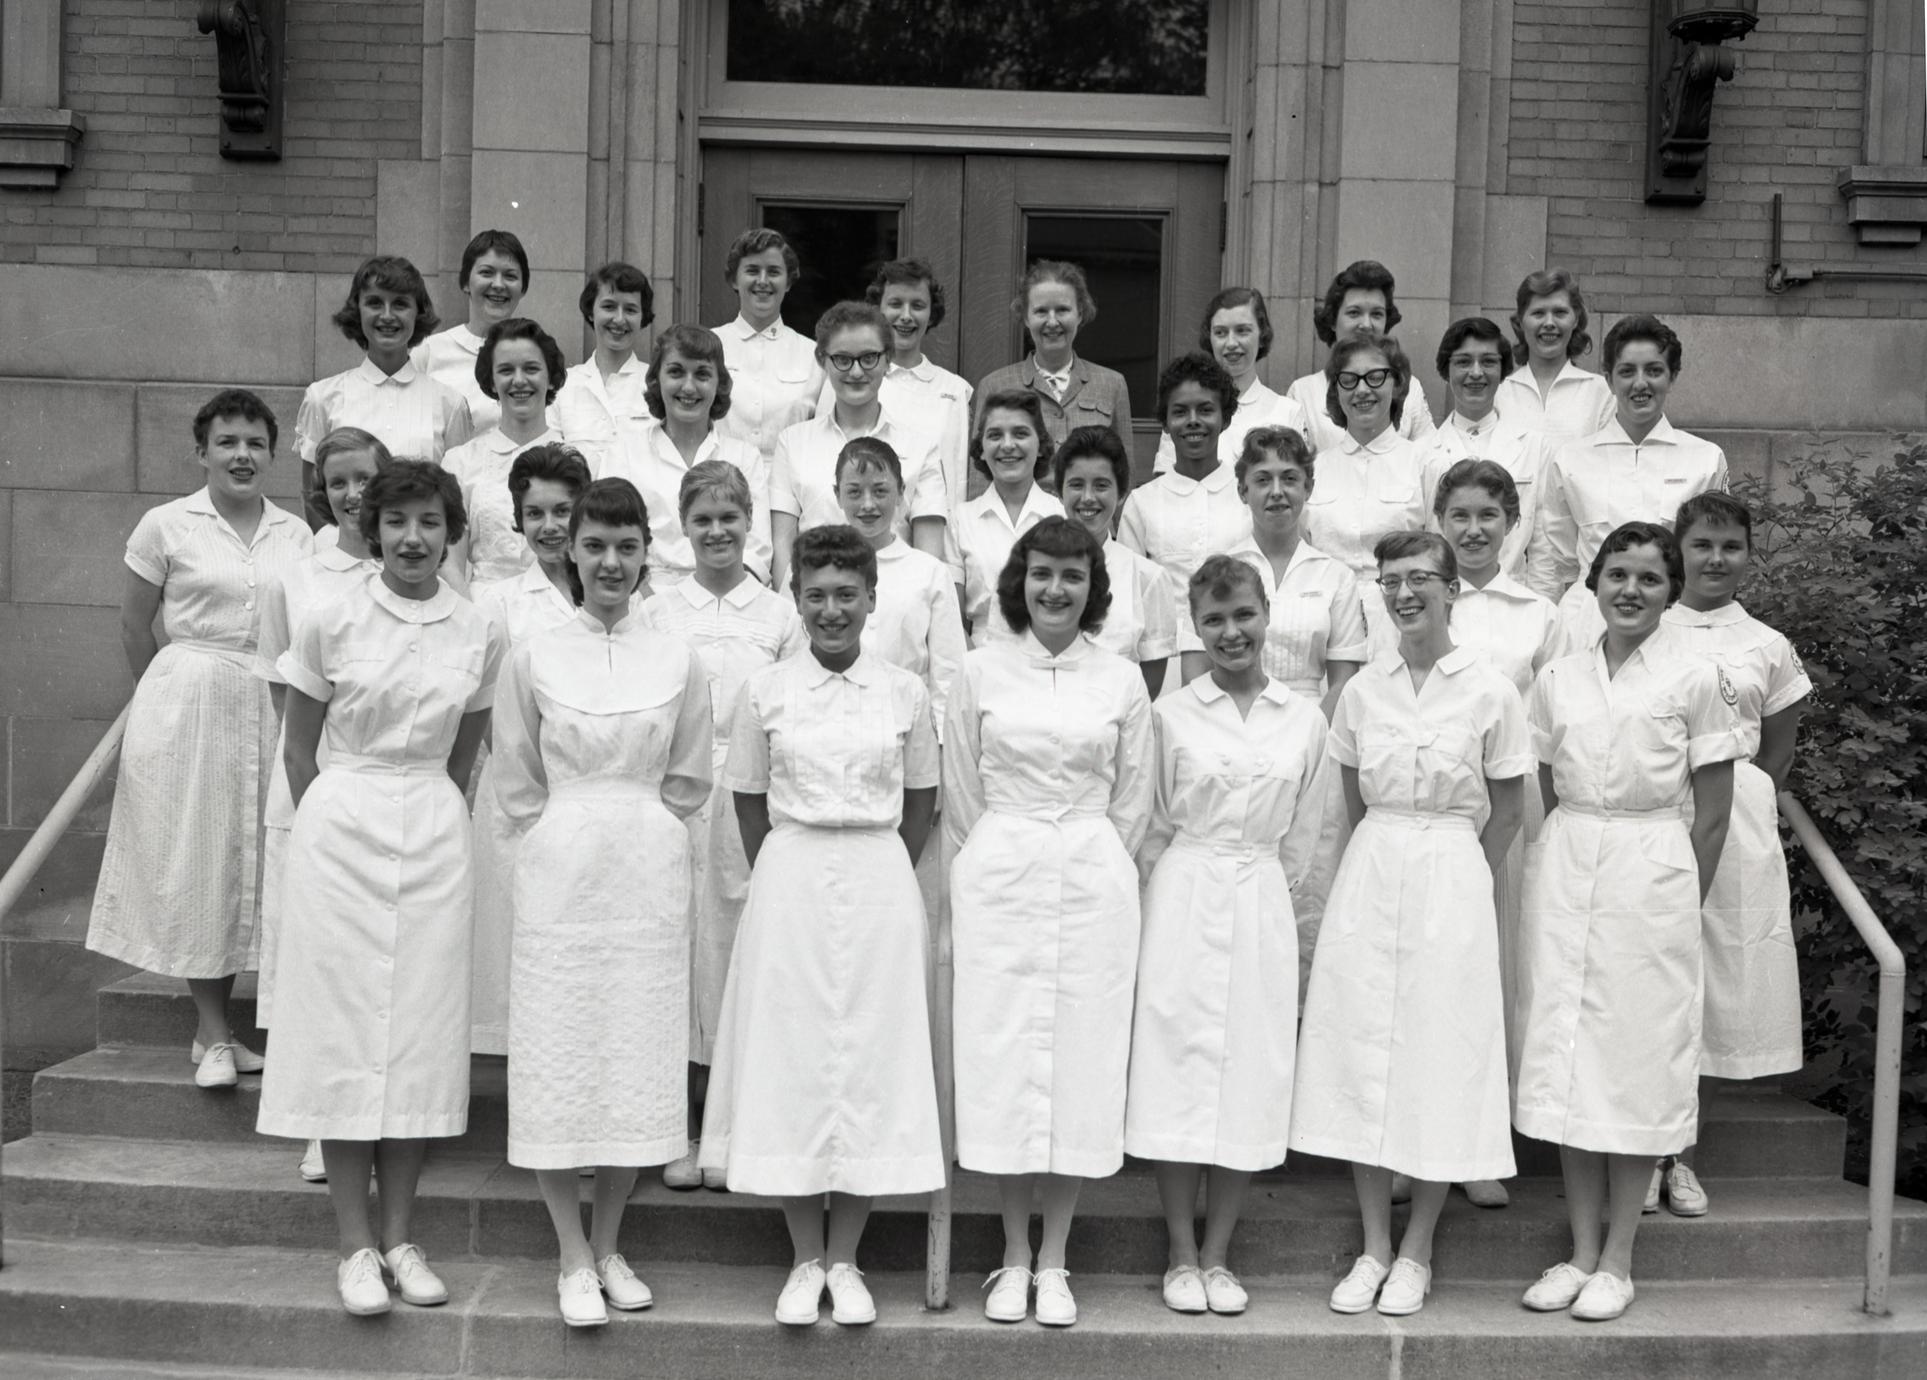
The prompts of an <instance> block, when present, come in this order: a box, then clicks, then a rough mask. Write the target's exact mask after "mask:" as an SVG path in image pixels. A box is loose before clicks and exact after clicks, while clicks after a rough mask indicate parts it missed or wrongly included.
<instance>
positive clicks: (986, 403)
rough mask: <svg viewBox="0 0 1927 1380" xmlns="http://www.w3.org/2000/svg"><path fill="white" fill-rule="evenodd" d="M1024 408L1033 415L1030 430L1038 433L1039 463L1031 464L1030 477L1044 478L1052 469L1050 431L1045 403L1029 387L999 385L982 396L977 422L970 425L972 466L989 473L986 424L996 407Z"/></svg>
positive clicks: (1029, 416) (1017, 409)
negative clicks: (985, 437)
mask: <svg viewBox="0 0 1927 1380" xmlns="http://www.w3.org/2000/svg"><path fill="white" fill-rule="evenodd" d="M1000 408H1001V409H1002V410H1003V411H1005V412H1021V413H1023V414H1024V415H1025V416H1026V417H1028V418H1030V426H1031V430H1032V431H1034V432H1036V433H1037V463H1035V464H1034V465H1032V466H1031V467H1030V477H1031V478H1032V479H1033V480H1041V479H1043V478H1044V476H1046V475H1047V474H1049V473H1050V472H1051V469H1050V462H1051V453H1050V431H1049V429H1048V428H1046V427H1045V425H1044V403H1043V399H1041V398H1039V397H1038V396H1037V394H1036V392H1035V391H1034V390H1032V389H1029V388H1000V389H998V390H997V391H996V392H995V393H992V394H990V395H989V396H988V397H986V398H985V399H984V400H983V405H982V406H981V407H979V408H978V409H977V424H976V425H975V426H973V427H971V428H970V468H972V469H973V470H975V471H977V473H978V474H981V475H984V476H986V477H988V476H989V474H990V462H989V461H988V460H986V459H984V425H985V424H986V423H987V422H989V420H990V414H991V412H992V411H993V410H996V409H1000Z"/></svg>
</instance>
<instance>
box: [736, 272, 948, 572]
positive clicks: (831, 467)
mask: <svg viewBox="0 0 1927 1380" xmlns="http://www.w3.org/2000/svg"><path fill="white" fill-rule="evenodd" d="M889 349H890V326H889V323H888V322H887V321H886V320H885V319H884V316H883V313H882V312H881V311H879V310H878V309H877V308H876V307H874V306H872V305H871V304H870V303H868V302H838V303H837V304H836V305H835V306H833V307H831V308H830V309H829V310H828V311H826V312H824V313H823V315H822V316H821V317H820V318H818V320H817V323H816V362H817V364H818V365H820V366H821V367H822V369H823V371H824V373H826V374H828V375H829V378H830V390H831V392H832V393H834V394H835V396H836V403H835V405H834V406H833V407H830V408H827V409H824V410H822V411H819V412H818V413H817V414H816V415H815V416H814V417H812V418H810V419H809V420H808V421H807V422H798V423H796V424H795V425H794V426H791V427H788V428H785V430H784V431H783V434H782V435H781V436H780V437H778V438H777V441H776V459H775V462H774V463H773V464H772V465H771V467H770V480H769V510H770V519H769V520H770V545H771V546H772V547H773V548H774V552H775V557H774V561H773V564H772V569H771V571H770V575H771V580H772V583H773V584H774V585H775V587H776V588H778V589H782V588H784V587H785V585H784V582H785V581H786V580H787V579H788V578H789V567H790V548H791V546H792V545H794V544H795V541H796V534H797V533H798V532H800V531H803V530H804V529H805V528H809V527H822V526H825V525H830V524H836V523H841V522H843V521H844V520H845V519H844V516H843V509H842V507H841V506H840V505H839V504H838V503H837V501H836V457H837V456H838V455H840V454H842V453H843V447H844V446H845V445H846V444H848V443H849V442H851V441H853V440H855V439H856V438H857V437H859V436H875V437H877V438H878V439H879V440H882V441H887V442H888V443H889V445H890V448H891V449H892V450H894V451H895V452H896V453H897V458H898V460H899V461H900V462H901V463H902V466H903V507H902V509H901V510H900V511H899V514H898V518H897V521H898V523H899V528H898V535H899V536H902V537H905V538H907V539H908V540H909V542H910V544H911V545H912V546H914V547H916V548H917V550H919V551H924V552H928V553H929V554H930V555H932V556H935V557H937V558H938V559H939V560H941V559H943V555H944V523H945V521H946V519H947V518H948V516H949V505H948V502H947V500H946V497H945V493H944V480H943V462H942V461H941V459H940V458H939V457H938V454H937V446H936V442H935V440H934V439H933V438H932V437H931V436H930V435H928V434H927V433H926V432H925V431H924V430H923V429H922V428H920V427H917V426H916V425H914V424H913V423H912V421H911V420H910V419H908V418H902V417H897V416H895V415H893V414H892V413H891V411H890V409H889V408H887V407H885V406H884V405H883V403H882V401H881V400H880V399H879V398H878V396H877V393H878V390H879V389H881V388H882V386H883V371H884V369H885V368H887V367H888V365H889V360H890V354H889Z"/></svg>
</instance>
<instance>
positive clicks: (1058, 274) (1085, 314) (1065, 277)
mask: <svg viewBox="0 0 1927 1380" xmlns="http://www.w3.org/2000/svg"><path fill="white" fill-rule="evenodd" d="M1044 283H1061V284H1062V285H1063V286H1065V287H1067V288H1069V289H1070V290H1071V295H1072V296H1073V297H1075V298H1076V299H1077V324H1078V326H1079V327H1080V328H1082V327H1084V326H1088V325H1090V324H1091V322H1093V321H1095V320H1097V299H1096V298H1095V297H1093V296H1091V285H1090V284H1089V283H1088V282H1086V281H1085V280H1084V270H1083V269H1081V268H1079V267H1078V266H1077V265H1076V264H1073V263H1066V262H1065V261H1064V260H1062V259H1033V260H1031V264H1030V267H1029V268H1027V269H1025V270H1024V279H1023V281H1022V282H1020V283H1019V284H1018V285H1017V297H1016V299H1015V300H1014V301H1013V302H1011V304H1010V309H1011V311H1013V312H1015V313H1016V314H1017V319H1018V320H1020V321H1021V320H1023V319H1024V317H1025V316H1027V315H1028V314H1029V313H1030V290H1031V289H1032V288H1034V287H1038V286H1040V285H1042V284H1044Z"/></svg>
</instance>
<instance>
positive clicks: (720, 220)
mask: <svg viewBox="0 0 1927 1380" xmlns="http://www.w3.org/2000/svg"><path fill="white" fill-rule="evenodd" d="M1224 185H1225V179H1224V166H1223V164H1222V163H1215V162H1204V161H1179V160H1170V161H1152V160H1138V159H1101V158H1053V157H1029V156H1007V155H1001V154H994V155H993V154H955V153H895V152H880V153H867V152H849V153H845V152H820V151H799V150H791V149H784V148H733V147H711V148H707V149H705V151H704V160H703V191H702V199H701V205H702V225H701V245H702V290H701V305H702V319H703V320H704V321H705V322H710V323H715V322H719V321H727V320H729V319H730V318H731V317H732V316H734V315H735V313H736V297H735V293H734V292H733V291H732V290H731V288H730V286H729V284H728V283H727V282H726V281H725V278H724V274H723V266H724V263H725V261H726V258H727V255H728V252H729V246H730V242H731V241H732V240H734V239H735V238H736V236H737V235H738V234H739V233H740V232H741V231H742V230H743V229H745V228H747V227H749V226H752V225H767V226H772V227H774V228H776V229H778V230H780V231H782V232H783V234H784V235H785V236H786V237H787V238H788V239H789V240H790V242H791V243H792V244H793V245H795V246H796V249H797V253H798V255H799V257H800V258H801V259H802V262H803V274H802V277H801V279H800V280H799V281H798V282H797V284H796V285H795V287H794V288H793V289H792V290H791V292H790V295H789V297H788V299H787V300H786V301H785V303H784V308H783V317H784V320H785V321H786V322H787V323H788V324H789V325H790V326H791V327H793V328H794V329H796V330H798V331H801V332H802V333H803V334H805V335H809V334H811V333H812V331H813V329H814V327H815V323H816V318H817V316H818V315H819V314H820V313H821V312H822V311H823V309H824V308H825V307H827V306H828V305H829V304H830V303H832V302H835V301H837V300H839V299H841V298H845V297H858V298H860V297H861V296H862V295H863V291H864V288H865V287H866V286H867V285H868V284H869V282H870V279H871V277H872V275H873V274H874V272H875V270H876V268H877V266H878V265H879V264H881V263H883V262H884V261H886V260H888V259H892V258H907V257H912V256H914V257H918V258H922V259H926V260H928V261H929V263H930V264H931V266H932V267H933V268H934V269H935V270H936V273H937V277H938V280H939V281H940V282H941V283H942V285H943V288H944V295H945V298H946V313H945V317H944V320H943V322H942V323H941V324H940V325H939V326H938V327H937V328H936V329H935V330H934V331H932V332H931V335H930V340H929V345H928V352H929V354H930V356H931V357H932V358H933V359H935V360H936V361H937V362H938V363H940V364H943V365H945V366H947V367H949V368H952V369H955V370H956V371H957V372H958V373H959V374H962V375H963V376H964V377H965V378H967V379H969V380H971V381H972V382H973V383H974V382H975V381H976V380H978V379H980V378H982V377H983V376H984V375H985V374H987V373H989V372H990V371H991V370H992V369H995V368H997V367H999V366H1001V365H1004V364H1008V363H1011V362H1012V361H1013V360H1016V359H1017V358H1019V357H1020V356H1021V355H1022V353H1023V352H1024V350H1025V348H1026V346H1025V339H1024V334H1023V325H1022V321H1021V319H1020V314H1019V312H1018V311H1017V310H1016V309H1015V308H1014V302H1015V298H1016V295H1017V285H1018V282H1019V280H1020V279H1021V277H1022V275H1023V272H1024V269H1025V266H1026V265H1027V264H1028V263H1029V262H1031V261H1032V260H1034V259H1039V258H1051V259H1069V260H1071V261H1073V262H1075V263H1078V264H1079V265H1081V266H1082V267H1083V269H1084V271H1085V274H1086V276H1087V277H1088V278H1089V280H1090V284H1091V292H1092V296H1093V297H1095V298H1096V300H1097V303H1098V308H1099V310H1098V314H1097V317H1096V319H1095V320H1093V321H1091V322H1089V323H1087V324H1086V325H1085V326H1084V328H1083V329H1082V330H1081V332H1080V333H1079V336H1078V342H1077V349H1078V353H1079V354H1080V355H1083V356H1084V357H1086V358H1089V359H1091V360H1094V361H1096V362H1097V363H1099V364H1104V365H1108V366H1109V367H1111V368H1113V369H1116V370H1118V371H1119V372H1121V373H1122V374H1123V375H1124V376H1125V379H1126V380H1127V381H1128V383H1129V384H1130V389H1131V405H1132V411H1133V412H1134V413H1135V414H1136V417H1137V426H1136V431H1137V432H1138V447H1137V448H1138V449H1139V451H1140V452H1141V454H1140V456H1139V458H1140V460H1141V461H1143V462H1147V463H1148V458H1149V451H1150V448H1151V447H1154V446H1155V444H1156V432H1157V426H1156V421H1155V419H1154V418H1153V416H1152V413H1153V412H1154V410H1155V404H1156V391H1155V382H1156V378H1157V372H1158V369H1159V368H1160V367H1161V366H1162V365H1163V364H1164V362H1165V361H1167V360H1169V359H1170V358H1171V357H1172V356H1173V355H1175V354H1180V353H1182V352H1183V351H1185V350H1189V349H1195V348H1196V343H1197V330H1198V320H1199V315H1200V313H1201V312H1202V311H1203V308H1204V304H1205V302H1206V301H1208V300H1209V299H1210V297H1211V295H1212V294H1213V293H1215V292H1216V291H1217V290H1218V288H1219V286H1220V285H1221V284H1220V274H1221V264H1222V261H1223V236H1224V214H1225V211H1224Z"/></svg>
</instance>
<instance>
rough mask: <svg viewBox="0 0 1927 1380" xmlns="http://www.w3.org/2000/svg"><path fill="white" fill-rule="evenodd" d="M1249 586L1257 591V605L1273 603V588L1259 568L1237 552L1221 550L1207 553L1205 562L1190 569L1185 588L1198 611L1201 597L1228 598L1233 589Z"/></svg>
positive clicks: (1187, 597) (1266, 605)
mask: <svg viewBox="0 0 1927 1380" xmlns="http://www.w3.org/2000/svg"><path fill="white" fill-rule="evenodd" d="M1247 586H1248V587H1249V588H1251V589H1255V590H1257V591H1258V606H1259V607H1260V608H1265V609H1268V608H1270V607H1271V591H1270V590H1268V589H1266V588H1265V581H1264V577H1263V576H1262V575H1260V574H1259V573H1258V568H1257V567H1256V566H1254V565H1251V564H1249V563H1248V562H1245V561H1241V560H1239V559H1238V558H1237V557H1236V556H1227V555H1225V554H1224V553H1223V552H1222V551H1220V552H1218V553H1217V554H1216V555H1212V556H1206V557H1205V558H1204V564H1202V565H1200V566H1199V567H1198V568H1197V569H1196V570H1194V571H1192V572H1191V579H1190V580H1189V581H1188V582H1187V583H1186V585H1185V589H1184V595H1185V600H1186V602H1187V603H1189V604H1190V605H1191V611H1192V613H1193V614H1194V615H1195V614H1196V613H1197V610H1198V600H1200V599H1206V598H1210V599H1229V598H1230V597H1231V595H1232V591H1234V590H1237V589H1240V588H1244V587H1247Z"/></svg>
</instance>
